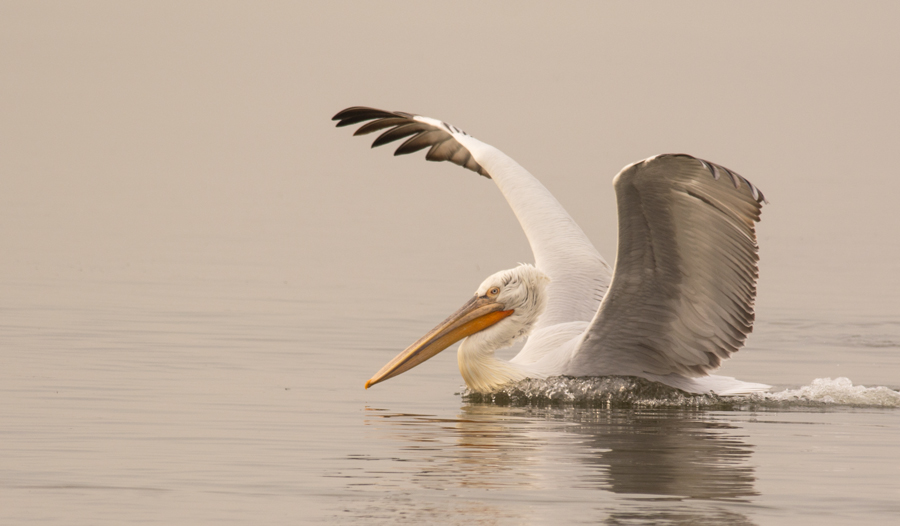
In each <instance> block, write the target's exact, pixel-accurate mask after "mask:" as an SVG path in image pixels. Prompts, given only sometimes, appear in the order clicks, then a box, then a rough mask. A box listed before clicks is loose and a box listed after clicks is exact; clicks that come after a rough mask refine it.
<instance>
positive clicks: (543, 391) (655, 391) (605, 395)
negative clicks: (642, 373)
mask: <svg viewBox="0 0 900 526" xmlns="http://www.w3.org/2000/svg"><path fill="white" fill-rule="evenodd" d="M460 394H461V395H462V397H463V400H465V401H466V402H470V403H489V404H496V405H512V406H537V407H545V406H559V405H563V406H577V407H602V408H667V407H668V408H682V409H716V410H747V409H767V408H771V409H788V408H791V407H797V408H800V407H823V408H827V407H900V392H897V391H895V390H893V389H890V388H888V387H865V386H862V385H853V382H851V381H850V380H849V379H847V378H836V379H834V380H832V379H831V378H817V379H815V380H813V381H812V383H811V384H810V385H807V386H803V387H800V388H799V389H787V390H784V391H780V392H775V393H757V394H753V395H749V396H716V395H713V394H705V395H694V394H689V393H685V392H684V391H680V390H678V389H675V388H672V387H668V386H665V385H662V384H660V383H657V382H651V381H649V380H645V379H643V378H637V377H634V376H603V377H591V378H573V377H567V376H555V377H552V378H547V379H544V380H534V379H527V380H522V381H521V382H517V383H514V384H510V385H508V386H506V387H504V388H502V389H499V390H497V391H495V392H493V393H489V394H482V393H476V392H474V391H470V390H469V389H464V390H463V391H462V393H460Z"/></svg>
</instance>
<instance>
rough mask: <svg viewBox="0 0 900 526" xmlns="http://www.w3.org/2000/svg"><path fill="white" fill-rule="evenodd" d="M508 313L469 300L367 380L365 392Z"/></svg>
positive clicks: (479, 299)
mask: <svg viewBox="0 0 900 526" xmlns="http://www.w3.org/2000/svg"><path fill="white" fill-rule="evenodd" d="M512 313H513V311H512V310H503V305H501V304H499V303H497V302H495V301H494V300H492V299H489V298H487V297H485V296H482V297H478V296H475V297H473V298H472V299H471V300H469V301H468V302H466V304H465V305H463V306H462V308H460V309H459V310H458V311H456V312H454V313H453V314H451V315H450V317H449V318H447V319H446V320H444V321H443V322H441V323H440V324H438V326H437V327H435V328H434V329H431V331H429V332H428V334H426V335H425V336H422V337H421V338H419V340H418V341H417V342H416V343H414V344H412V345H410V346H409V347H407V348H406V350H404V351H403V352H401V353H400V354H398V355H397V356H396V357H394V359H393V360H391V361H389V362H388V363H387V364H386V365H385V366H384V367H382V368H381V370H380V371H378V372H377V373H375V376H373V377H372V378H369V380H368V381H367V382H366V389H368V388H369V387H371V386H373V385H375V384H377V383H379V382H383V381H385V380H387V379H388V378H393V377H395V376H397V375H398V374H401V373H405V372H406V371H408V370H410V369H412V368H413V367H415V366H417V365H419V364H420V363H422V362H424V361H426V360H428V359H429V358H431V357H433V356H435V355H436V354H437V353H439V352H441V351H443V350H444V349H446V348H447V347H450V346H451V345H453V344H454V343H456V342H458V341H459V340H462V339H463V338H465V337H466V336H469V335H470V334H475V333H476V332H478V331H482V330H484V329H486V328H488V327H490V326H491V325H494V324H495V323H497V322H499V321H500V320H502V319H503V318H506V317H507V316H509V315H510V314H512Z"/></svg>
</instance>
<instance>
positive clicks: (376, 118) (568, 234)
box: [333, 106, 610, 329]
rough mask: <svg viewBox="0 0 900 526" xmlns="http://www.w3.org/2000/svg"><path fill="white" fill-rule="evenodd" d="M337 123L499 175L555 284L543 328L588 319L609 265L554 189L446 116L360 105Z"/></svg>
mask: <svg viewBox="0 0 900 526" xmlns="http://www.w3.org/2000/svg"><path fill="white" fill-rule="evenodd" d="M333 120H336V121H338V124H337V125H338V126H349V125H351V124H359V123H362V122H367V121H370V122H367V124H364V125H363V126H361V127H360V128H359V129H358V130H356V132H355V134H354V135H364V134H367V133H371V132H374V131H381V130H386V131H384V132H383V133H381V135H379V137H378V138H377V139H375V142H374V143H373V144H372V146H373V147H375V146H380V145H382V144H387V143H389V142H392V141H396V140H399V139H403V138H406V140H405V141H404V142H403V143H402V144H401V145H400V146H399V147H398V148H397V150H396V151H395V152H394V155H403V154H407V153H412V152H416V151H419V150H422V149H425V148H430V149H429V150H428V153H427V154H426V156H425V158H426V159H428V160H429V161H450V162H452V163H455V164H458V165H460V166H463V167H465V168H468V169H469V170H472V171H474V172H477V173H479V174H481V175H484V176H485V177H489V178H491V179H493V180H494V182H495V183H496V184H497V186H498V187H499V188H500V191H501V192H502V193H503V196H504V197H505V198H506V201H507V202H508V203H509V205H510V207H511V208H512V210H513V212H514V213H515V214H516V217H517V218H518V220H519V224H521V225H522V229H523V230H524V231H525V236H526V237H527V238H528V242H529V243H530V245H531V250H532V252H533V253H534V260H535V265H536V266H537V267H538V268H539V269H541V270H542V271H543V272H544V273H546V274H547V275H548V276H549V277H550V279H551V283H550V286H549V290H548V304H547V310H546V311H545V313H544V315H542V316H541V318H540V320H539V322H538V324H537V326H536V328H538V329H539V328H541V327H546V326H550V325H555V324H558V323H564V322H571V321H588V320H590V319H591V318H592V317H593V316H594V314H595V313H596V311H597V307H598V306H599V305H600V300H601V299H602V298H603V295H604V294H605V293H606V289H607V288H608V287H609V279H610V269H609V265H607V264H606V262H605V261H604V260H603V258H602V257H600V254H598V253H597V250H596V249H595V248H594V246H593V245H592V244H591V242H590V241H588V239H587V237H586V236H585V235H584V232H582V231H581V228H579V227H578V225H577V224H575V221H573V220H572V218H571V217H570V216H569V214H568V213H567V212H566V211H565V209H563V207H562V205H560V204H559V202H558V201H557V200H556V198H554V197H553V195H552V194H550V192H549V191H548V190H547V189H546V188H545V187H544V185H542V184H541V183H540V182H539V181H538V180H537V179H535V178H534V176H533V175H531V174H530V173H528V171H527V170H525V169H524V168H522V167H521V166H519V164H518V163H516V162H515V161H514V160H512V159H511V158H510V157H509V156H507V155H506V154H504V153H503V152H501V151H500V150H498V149H496V148H494V147H493V146H491V145H489V144H485V143H483V142H481V141H479V140H478V139H475V138H474V137H472V136H470V135H468V134H467V133H465V132H464V131H462V130H460V129H459V128H457V127H455V126H452V125H450V124H447V123H445V122H442V121H439V120H436V119H432V118H429V117H422V116H420V115H414V114H411V113H404V112H399V111H397V112H390V111H384V110H378V109H374V108H367V107H362V106H355V107H352V108H347V109H346V110H343V111H341V112H339V113H338V114H337V115H335V116H334V117H333Z"/></svg>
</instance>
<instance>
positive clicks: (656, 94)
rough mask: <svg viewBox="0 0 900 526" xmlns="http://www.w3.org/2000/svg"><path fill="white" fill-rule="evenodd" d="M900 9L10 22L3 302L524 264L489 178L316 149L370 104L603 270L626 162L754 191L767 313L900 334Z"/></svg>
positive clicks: (697, 6)
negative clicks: (461, 159) (522, 170)
mask: <svg viewBox="0 0 900 526" xmlns="http://www.w3.org/2000/svg"><path fill="white" fill-rule="evenodd" d="M898 6H900V4H897V3H895V2H866V3H855V2H821V1H814V2H752V3H749V2H747V3H738V2H728V3H723V2H687V3H684V2H681V3H664V2H618V3H612V2H595V3H586V2H585V3H571V4H566V5H559V4H558V3H553V4H552V5H551V3H525V2H462V3H458V4H457V3H454V4H449V5H448V4H446V3H420V2H347V3H339V2H320V3H312V2H298V3H293V2H283V3H272V2H267V3H264V4H262V5H260V4H258V3H254V2H245V3H234V2H218V1H217V2H79V3H74V2H72V3H64V2H0V247H2V248H0V274H2V277H0V287H2V286H3V285H4V284H7V286H9V285H11V284H12V285H15V284H21V283H27V282H41V281H43V280H48V279H56V278H60V277H62V278H65V279H69V277H74V278H76V279H81V278H80V277H79V276H90V277H91V279H97V280H101V281H102V280H105V279H137V278H148V279H157V280H166V279H181V278H185V277H187V278H190V277H192V276H195V275H198V274H202V275H221V276H226V277H229V278H239V277H241V276H245V275H246V276H247V277H248V279H275V280H280V279H284V280H308V281H310V283H315V284H316V286H326V287H332V286H333V287H339V288H340V290H344V289H349V290H375V289H377V290H379V291H380V290H381V289H380V288H378V287H380V286H391V287H396V286H402V285H398V283H401V284H402V283H403V281H404V280H411V281H416V280H418V279H420V277H422V276H433V275H435V274H439V275H446V276H447V283H446V286H447V288H448V290H453V291H458V293H459V295H460V297H464V295H466V294H468V293H469V292H470V289H472V288H474V286H475V285H477V283H478V282H480V280H481V278H482V277H484V276H485V275H487V274H488V273H490V272H493V271H495V270H498V269H501V268H506V267H511V266H513V265H514V264H515V263H516V262H518V261H523V260H529V259H530V253H529V251H528V247H527V244H526V243H525V240H524V236H523V235H522V234H521V231H520V230H519V229H518V226H517V225H516V223H515V220H514V218H513V216H512V214H511V213H510V212H509V210H508V208H507V207H506V204H505V203H504V202H503V201H502V199H501V197H500V195H499V193H498V192H496V190H495V189H494V188H493V186H492V184H491V183H490V181H487V180H485V179H483V178H479V177H477V176H474V175H473V174H471V173H469V172H466V171H464V170H461V169H459V168H458V167H456V166H452V165H448V164H446V163H445V165H436V164H431V163H426V162H425V161H424V160H422V159H421V158H418V159H412V158H403V159H393V158H392V157H391V155H390V152H389V151H386V150H385V151H369V148H368V143H367V142H366V141H364V140H362V139H359V138H356V139H354V138H352V137H350V132H349V131H348V130H335V129H334V128H333V127H332V123H331V122H330V120H329V119H330V117H331V116H332V115H333V114H334V113H335V112H337V111H338V110H340V109H342V108H344V107H347V106H351V105H358V104H363V105H371V106H376V107H383V108H385V109H394V110H405V111H410V112H415V113H421V114H425V115H429V116H433V117H437V118H440V119H443V120H445V121H447V122H451V123H453V124H456V125H457V126H459V127H461V128H463V129H465V130H466V131H468V132H469V133H471V134H472V135H475V136H476V137H478V138H480V139H482V140H484V141H486V142H489V143H491V144H494V145H495V146H497V147H499V148H501V149H502V150H504V151H505V152H507V153H508V154H510V155H511V156H513V157H514V158H516V159H517V160H518V161H519V162H520V163H521V164H522V165H524V166H525V167H526V168H528V169H529V170H531V171H532V172H533V173H534V174H535V175H536V176H537V177H538V178H539V179H541V180H542V181H543V182H544V183H545V185H546V186H547V187H548V188H549V189H550V190H551V191H552V192H553V193H554V194H555V195H556V196H557V198H558V199H559V200H560V201H561V202H562V203H563V204H564V205H565V206H566V207H567V209H568V210H569V211H570V213H571V214H572V215H573V216H574V217H575V219H576V221H578V222H579V224H581V225H582V227H583V228H584V229H585V231H586V232H587V233H588V235H589V236H590V237H591V238H592V239H593V240H594V242H595V244H596V245H597V247H598V248H599V249H600V251H601V253H603V254H604V256H605V257H607V259H608V260H609V261H610V262H612V261H613V260H614V254H615V232H616V227H615V220H616V215H615V209H614V207H615V202H614V198H613V194H612V188H611V185H610V182H611V180H612V177H613V176H614V175H615V173H616V172H617V171H618V170H619V169H620V168H621V167H622V166H624V165H626V164H628V163H631V162H633V161H636V160H639V159H641V158H645V157H648V156H650V155H654V154H657V153H662V152H685V153H691V154H695V155H698V156H700V157H703V158H706V159H710V160H712V161H714V162H718V163H720V164H723V165H725V166H728V167H729V168H732V169H734V170H735V171H737V172H739V173H741V174H742V175H744V176H745V177H747V178H748V179H750V180H751V181H753V182H754V183H755V184H757V185H758V186H759V187H760V188H762V189H763V191H764V192H765V193H766V195H767V196H768V197H769V201H770V204H769V205H768V206H767V207H766V208H765V209H764V213H763V223H762V224H761V226H760V240H761V245H762V257H763V261H762V272H763V276H762V283H761V288H760V306H761V309H762V307H763V306H766V307H767V308H771V309H776V308H778V307H779V306H783V305H787V306H794V307H797V306H800V307H803V306H807V305H813V306H816V307H822V308H830V307H831V306H836V307H835V308H843V309H849V310H851V311H859V310H866V309H874V310H879V311H885V309H887V311H888V314H890V311H891V309H893V310H892V312H893V313H895V314H900V300H896V299H897V296H898V295H900V278H898V275H900V264H898V263H897V257H898V256H900V241H898V239H900V219H898V217H897V214H896V208H895V200H896V195H897V194H898V191H900V177H898V176H900V174H898V171H897V168H896V161H895V157H896V153H897V151H898V148H900V96H898V93H900V34H898V31H897V30H896V28H897V25H898V23H900V7H898ZM419 157H421V156H419ZM385 284H387V285H385ZM895 300H896V301H895Z"/></svg>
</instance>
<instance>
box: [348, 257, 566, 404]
mask: <svg viewBox="0 0 900 526" xmlns="http://www.w3.org/2000/svg"><path fill="white" fill-rule="evenodd" d="M549 282H550V278H548V277H547V276H546V274H544V273H543V272H541V271H540V270H538V269H537V268H535V267H534V266H533V265H528V264H521V265H519V266H517V267H515V268H512V269H509V270H502V271H500V272H497V273H496V274H493V275H491V276H490V277H488V278H487V279H486V280H484V282H482V283H481V285H480V286H479V287H478V289H477V290H476V291H475V294H474V295H473V296H472V298H471V299H470V300H469V301H467V302H466V303H465V305H463V306H462V307H461V308H460V309H459V310H458V311H456V312H455V313H453V314H451V315H450V317H449V318H447V319H446V320H444V321H442V322H441V323H440V324H438V325H437V327H435V328H434V329H432V330H431V331H429V332H428V333H427V334H425V336H422V337H421V338H419V340H418V341H416V342H415V343H414V344H412V345H410V346H409V347H407V348H406V350H404V351H403V352H401V353H400V354H398V355H397V356H396V357H395V358H394V359H393V360H391V361H390V362H388V363H387V364H386V365H385V366H384V367H382V368H381V370H380V371H378V372H377V373H376V374H375V376H373V377H372V378H370V379H369V380H368V381H367V382H366V389H368V388H369V387H371V386H373V385H375V384H377V383H379V382H383V381H385V380H387V379H388V378H393V377H394V376H397V375H398V374H401V373H404V372H406V371H408V370H410V369H412V368H413V367H415V366H417V365H419V364H420V363H422V362H424V361H426V360H428V359H429V358H431V357H433V356H435V355H436V354H437V353H439V352H441V351H443V350H444V349H446V348H447V347H450V346H451V345H453V344H454V343H456V342H458V341H459V340H461V339H463V338H466V341H465V342H463V344H462V345H460V348H459V368H460V373H462V375H463V379H464V380H465V381H466V384H467V385H468V386H469V387H471V388H473V389H476V390H479V391H484V390H486V388H485V386H484V385H483V384H485V382H486V381H487V380H485V378H489V379H490V378H497V379H498V380H496V381H490V382H488V383H490V384H491V385H495V384H497V383H498V382H500V383H506V382H507V381H511V380H518V379H522V378H524V377H525V374H524V373H522V372H521V371H519V370H518V369H517V368H515V366H513V365H512V364H509V363H508V362H503V361H501V360H498V359H496V358H494V351H496V350H497V349H502V348H504V347H508V346H510V345H512V344H513V343H515V342H516V341H517V340H520V339H522V338H524V337H526V336H528V334H529V333H530V332H531V329H532V327H533V326H534V324H535V322H537V319H538V317H539V316H540V315H541V314H542V313H543V312H544V307H545V305H546V302H547V293H546V290H547V284H548V283H549ZM501 378H502V381H501V380H499V379H501Z"/></svg>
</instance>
